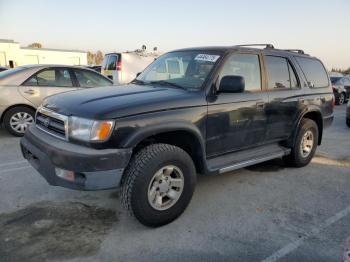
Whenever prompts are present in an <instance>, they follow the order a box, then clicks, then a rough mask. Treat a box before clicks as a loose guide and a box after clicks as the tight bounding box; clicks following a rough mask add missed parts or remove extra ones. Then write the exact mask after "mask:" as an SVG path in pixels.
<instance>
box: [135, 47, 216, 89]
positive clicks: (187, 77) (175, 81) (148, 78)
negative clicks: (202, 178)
mask: <svg viewBox="0 0 350 262" xmlns="http://www.w3.org/2000/svg"><path fill="white" fill-rule="evenodd" d="M219 58H220V54H219V53H215V52H205V51H202V52H200V51H179V52H172V53H168V54H165V55H163V56H161V57H159V58H158V59H157V60H156V61H154V62H153V63H152V64H151V65H149V66H148V67H147V68H146V69H145V70H144V71H143V72H142V73H141V74H140V75H139V76H138V77H137V78H136V81H139V82H144V83H151V84H159V85H167V86H170V87H171V86H172V87H179V88H183V89H191V90H199V89H201V88H202V85H203V83H204V82H205V81H206V80H207V78H208V76H209V75H210V73H211V72H212V70H213V68H214V65H215V64H216V63H217V61H218V60H219Z"/></svg>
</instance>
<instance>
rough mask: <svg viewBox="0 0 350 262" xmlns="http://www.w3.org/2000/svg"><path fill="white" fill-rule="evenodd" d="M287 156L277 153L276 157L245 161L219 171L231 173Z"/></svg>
mask: <svg viewBox="0 0 350 262" xmlns="http://www.w3.org/2000/svg"><path fill="white" fill-rule="evenodd" d="M285 155H287V154H286V153H285V152H279V153H276V154H274V155H269V156H266V157H261V158H255V159H251V160H248V161H244V162H240V163H237V164H234V165H232V166H227V167H224V168H221V169H219V173H220V174H222V173H226V172H230V171H233V170H236V169H240V168H243V167H247V166H252V165H255V164H259V163H262V162H265V161H268V160H271V159H275V158H279V157H282V156H285Z"/></svg>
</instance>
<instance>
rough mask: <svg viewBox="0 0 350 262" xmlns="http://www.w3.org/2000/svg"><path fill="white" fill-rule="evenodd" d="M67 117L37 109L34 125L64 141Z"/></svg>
mask: <svg viewBox="0 0 350 262" xmlns="http://www.w3.org/2000/svg"><path fill="white" fill-rule="evenodd" d="M67 119H68V118H67V117H66V116H63V115H59V114H57V113H55V112H52V111H50V110H47V109H45V108H39V109H38V111H37V113H36V118H35V123H36V126H37V127H38V128H40V129H41V130H43V131H45V132H46V133H49V134H51V135H53V136H56V137H58V138H61V139H66V137H67V134H66V126H67Z"/></svg>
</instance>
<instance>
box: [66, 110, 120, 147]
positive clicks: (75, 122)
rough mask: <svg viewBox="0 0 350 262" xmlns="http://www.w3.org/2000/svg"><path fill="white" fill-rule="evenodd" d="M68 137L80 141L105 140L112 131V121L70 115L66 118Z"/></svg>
mask: <svg viewBox="0 0 350 262" xmlns="http://www.w3.org/2000/svg"><path fill="white" fill-rule="evenodd" d="M68 123H69V124H68V134H69V137H71V138H74V139H78V140H82V141H99V142H103V141H106V140H107V139H108V138H109V137H110V136H111V133H112V130H113V126H114V121H103V120H102V121H95V120H91V119H85V118H80V117H75V116H71V117H69V120H68Z"/></svg>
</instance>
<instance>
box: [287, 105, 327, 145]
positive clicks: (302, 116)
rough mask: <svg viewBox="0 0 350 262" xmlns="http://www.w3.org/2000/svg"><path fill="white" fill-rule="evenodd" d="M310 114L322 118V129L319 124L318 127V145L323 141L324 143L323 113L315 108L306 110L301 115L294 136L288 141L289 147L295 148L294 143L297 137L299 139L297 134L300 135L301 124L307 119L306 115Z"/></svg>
mask: <svg viewBox="0 0 350 262" xmlns="http://www.w3.org/2000/svg"><path fill="white" fill-rule="evenodd" d="M308 113H316V114H319V115H320V117H321V123H320V125H321V127H320V126H319V124H318V123H316V124H317V126H318V129H319V130H318V145H320V144H321V141H322V135H323V118H322V113H321V111H320V110H319V108H317V107H316V106H315V107H310V108H308V109H306V110H304V111H303V112H302V113H301V114H300V115H299V118H298V120H297V121H296V125H295V128H294V131H293V133H292V135H291V136H290V138H289V139H288V142H287V144H288V145H289V146H293V145H294V142H295V140H296V137H297V133H298V130H299V127H300V123H301V120H302V119H303V118H304V117H305V115H306V114H308Z"/></svg>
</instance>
